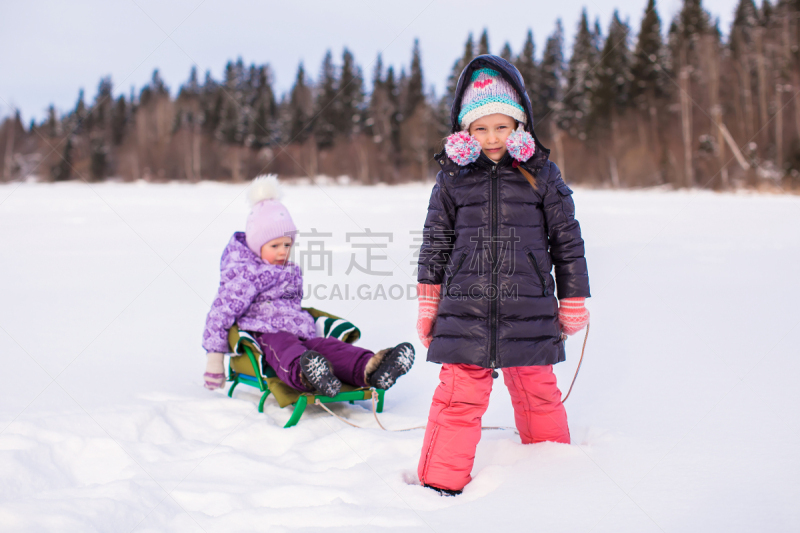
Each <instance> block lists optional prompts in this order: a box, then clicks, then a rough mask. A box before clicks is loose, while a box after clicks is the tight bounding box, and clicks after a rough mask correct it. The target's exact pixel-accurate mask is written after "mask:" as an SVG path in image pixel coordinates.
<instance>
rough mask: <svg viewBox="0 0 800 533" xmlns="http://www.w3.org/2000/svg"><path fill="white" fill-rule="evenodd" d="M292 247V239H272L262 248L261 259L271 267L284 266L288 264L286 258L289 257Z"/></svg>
mask: <svg viewBox="0 0 800 533" xmlns="http://www.w3.org/2000/svg"><path fill="white" fill-rule="evenodd" d="M291 247H292V238H291V237H278V238H277V239H272V240H271V241H269V242H268V243H266V244H265V245H264V246H262V247H261V259H262V261H264V262H265V263H269V264H270V265H282V264H284V263H285V262H286V258H288V257H289V250H290V249H291Z"/></svg>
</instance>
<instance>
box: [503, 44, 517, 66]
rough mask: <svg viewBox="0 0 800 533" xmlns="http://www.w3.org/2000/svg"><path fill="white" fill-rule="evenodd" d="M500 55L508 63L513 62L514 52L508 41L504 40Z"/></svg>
mask: <svg viewBox="0 0 800 533" xmlns="http://www.w3.org/2000/svg"><path fill="white" fill-rule="evenodd" d="M500 57H502V58H503V59H505V60H506V61H508V62H509V63H513V61H514V59H513V58H514V52H512V51H511V45H510V44H509V43H508V41H506V44H504V45H503V48H502V49H501V50H500Z"/></svg>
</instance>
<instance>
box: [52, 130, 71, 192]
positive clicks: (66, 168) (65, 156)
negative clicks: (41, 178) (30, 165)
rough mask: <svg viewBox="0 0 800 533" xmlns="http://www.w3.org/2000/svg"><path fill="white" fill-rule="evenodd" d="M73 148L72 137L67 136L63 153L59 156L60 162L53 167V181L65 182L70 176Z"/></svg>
mask: <svg viewBox="0 0 800 533" xmlns="http://www.w3.org/2000/svg"><path fill="white" fill-rule="evenodd" d="M73 152H74V146H73V144H72V135H67V143H66V144H65V145H64V151H63V152H62V154H61V160H60V161H59V162H58V163H56V165H55V166H54V167H53V180H54V181H66V180H68V179H69V178H70V176H71V175H72V156H73Z"/></svg>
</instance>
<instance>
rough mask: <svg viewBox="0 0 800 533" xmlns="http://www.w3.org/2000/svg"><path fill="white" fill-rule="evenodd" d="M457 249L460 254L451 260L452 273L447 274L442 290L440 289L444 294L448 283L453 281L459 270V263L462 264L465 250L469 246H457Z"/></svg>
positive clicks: (465, 255) (465, 254) (467, 249)
mask: <svg viewBox="0 0 800 533" xmlns="http://www.w3.org/2000/svg"><path fill="white" fill-rule="evenodd" d="M458 251H459V253H460V255H459V258H458V259H457V260H456V261H454V262H453V264H455V268H453V273H452V274H451V275H450V276H448V278H447V280H446V281H445V284H444V291H442V292H443V293H444V294H447V290H448V289H449V288H450V284H451V283H452V282H453V279H455V277H456V274H458V271H459V270H461V265H463V264H464V260H465V259H466V258H467V252H468V251H469V247H468V246H464V247H462V248H459V250H458Z"/></svg>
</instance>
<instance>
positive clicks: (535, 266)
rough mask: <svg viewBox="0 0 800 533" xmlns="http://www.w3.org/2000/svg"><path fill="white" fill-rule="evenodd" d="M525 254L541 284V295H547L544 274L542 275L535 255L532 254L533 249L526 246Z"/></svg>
mask: <svg viewBox="0 0 800 533" xmlns="http://www.w3.org/2000/svg"><path fill="white" fill-rule="evenodd" d="M525 254H526V255H527V256H528V262H530V264H531V266H533V270H534V271H536V275H537V276H538V277H539V283H540V284H541V286H542V296H547V283H546V282H545V279H544V275H542V269H541V268H539V263H538V262H537V261H536V256H535V255H533V250H531V249H530V248H528V247H527V246H526V247H525Z"/></svg>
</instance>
